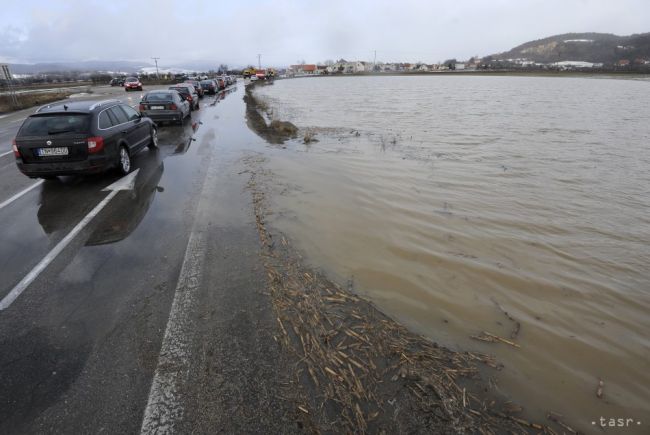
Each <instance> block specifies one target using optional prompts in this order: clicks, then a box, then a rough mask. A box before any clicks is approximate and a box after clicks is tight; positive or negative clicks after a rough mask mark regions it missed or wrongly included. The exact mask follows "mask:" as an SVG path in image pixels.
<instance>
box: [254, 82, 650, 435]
mask: <svg viewBox="0 0 650 435" xmlns="http://www.w3.org/2000/svg"><path fill="white" fill-rule="evenodd" d="M255 92H256V94H257V95H258V96H260V97H261V98H263V99H265V100H267V102H268V103H269V106H270V107H271V108H272V110H273V116H274V117H277V118H278V119H282V120H288V121H291V122H293V123H295V124H296V125H298V126H299V127H301V128H308V127H309V128H313V129H314V131H316V132H317V134H316V137H317V139H318V142H316V143H311V144H302V143H301V141H293V142H292V143H288V144H287V147H286V149H283V148H277V149H274V150H273V151H271V152H270V153H269V158H268V161H267V163H266V165H267V168H268V169H270V170H271V171H272V172H273V174H274V175H275V180H276V183H275V185H274V187H273V191H274V193H275V194H274V195H272V207H271V208H272V209H273V210H274V212H275V213H274V215H273V216H272V219H271V225H273V226H274V227H275V228H276V229H278V230H279V231H282V232H283V233H285V234H287V235H288V236H289V237H290V238H291V239H293V241H294V244H296V245H297V246H298V248H299V249H300V250H301V252H302V253H303V254H304V255H305V257H306V259H307V260H308V261H309V263H310V264H311V265H312V266H314V267H317V268H319V269H322V270H323V271H325V272H326V273H327V274H328V275H329V276H330V277H331V278H333V279H335V280H337V281H339V282H341V283H342V284H349V285H351V286H353V288H354V290H355V291H356V292H358V293H360V294H362V295H364V296H365V297H367V298H368V299H370V300H371V301H373V302H374V303H375V304H376V305H377V306H378V307H380V308H381V309H382V311H384V312H386V313H387V314H388V315H390V316H392V317H394V318H395V319H397V320H399V321H400V322H402V323H404V324H406V325H407V326H409V327H410V328H411V329H412V330H414V331H416V332H418V333H421V334H423V335H425V336H427V337H430V338H431V339H432V340H435V341H437V342H440V343H443V344H445V345H447V346H449V347H451V348H454V349H459V350H478V351H484V352H488V353H492V354H495V355H496V356H497V357H498V359H499V360H500V361H501V362H502V363H503V364H504V368H503V370H502V371H500V372H494V373H492V376H495V377H496V378H497V379H498V385H499V388H500V390H501V391H502V392H503V393H504V394H507V395H508V396H510V397H511V398H512V400H513V401H515V402H517V403H520V404H522V405H523V406H524V407H525V415H526V416H527V417H529V418H537V419H545V416H546V413H547V412H548V411H554V412H558V413H560V414H563V415H564V416H565V419H566V420H567V422H569V423H571V425H573V426H574V427H576V428H579V429H581V430H583V431H585V432H588V433H590V432H600V430H597V429H595V427H594V426H593V425H592V422H599V419H600V417H605V418H606V419H609V418H632V419H634V423H633V424H632V425H630V427H628V428H624V429H619V428H617V429H616V430H615V431H613V432H614V433H616V432H617V431H621V432H620V433H648V432H646V431H647V430H648V429H647V428H648V426H650V316H649V310H650V105H649V104H648V101H649V97H650V81H645V80H620V79H598V78H549V77H508V76H503V77H485V76H436V77H428V76H417V77H331V78H306V79H294V80H282V81H276V83H275V84H273V85H271V86H265V87H258V88H257V89H256V90H255ZM504 311H505V312H507V313H508V316H507V315H505V314H504ZM517 323H519V324H520V329H519V332H518V333H516V334H515V338H514V340H513V341H515V342H516V343H517V344H519V345H520V346H521V348H515V347H512V346H509V345H507V344H503V343H485V342H481V341H477V340H474V339H472V338H470V337H471V336H473V335H478V334H481V332H482V331H486V332H489V333H491V334H495V335H498V336H501V337H504V338H510V337H511V335H512V334H513V333H514V332H515V330H516V329H517V326H516V325H517ZM599 379H602V381H603V382H604V388H603V397H602V398H598V397H597V396H596V390H597V386H598V381H599ZM628 421H629V420H627V421H626V422H628ZM639 422H640V423H641V424H640V425H639V424H638V423H639ZM608 433H610V431H609V430H608Z"/></svg>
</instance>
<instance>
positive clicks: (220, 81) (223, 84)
mask: <svg viewBox="0 0 650 435" xmlns="http://www.w3.org/2000/svg"><path fill="white" fill-rule="evenodd" d="M215 80H216V81H217V84H218V85H219V89H226V81H225V80H224V79H223V78H222V77H217V78H216V79H215Z"/></svg>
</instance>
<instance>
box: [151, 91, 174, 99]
mask: <svg viewBox="0 0 650 435" xmlns="http://www.w3.org/2000/svg"><path fill="white" fill-rule="evenodd" d="M173 98H174V96H173V95H172V93H171V92H166V93H164V94H163V93H159V92H156V93H155V94H147V95H145V96H144V101H169V100H172V99H173Z"/></svg>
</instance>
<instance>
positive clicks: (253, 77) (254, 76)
mask: <svg viewBox="0 0 650 435" xmlns="http://www.w3.org/2000/svg"><path fill="white" fill-rule="evenodd" d="M255 80H259V77H257V75H256V74H253V75H252V76H251V81H255Z"/></svg>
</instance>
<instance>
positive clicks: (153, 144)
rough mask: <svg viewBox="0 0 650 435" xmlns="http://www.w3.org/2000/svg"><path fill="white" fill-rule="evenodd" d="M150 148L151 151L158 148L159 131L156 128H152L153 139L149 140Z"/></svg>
mask: <svg viewBox="0 0 650 435" xmlns="http://www.w3.org/2000/svg"><path fill="white" fill-rule="evenodd" d="M148 147H149V149H150V150H154V149H156V148H158V129H157V128H156V127H152V128H151V139H150V140H149V145H148Z"/></svg>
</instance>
